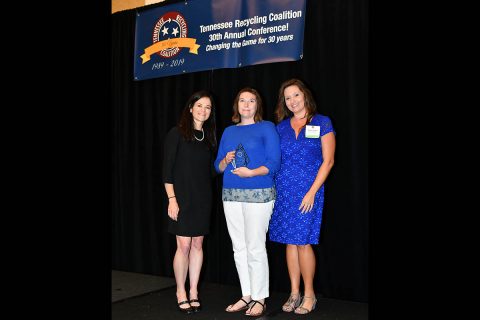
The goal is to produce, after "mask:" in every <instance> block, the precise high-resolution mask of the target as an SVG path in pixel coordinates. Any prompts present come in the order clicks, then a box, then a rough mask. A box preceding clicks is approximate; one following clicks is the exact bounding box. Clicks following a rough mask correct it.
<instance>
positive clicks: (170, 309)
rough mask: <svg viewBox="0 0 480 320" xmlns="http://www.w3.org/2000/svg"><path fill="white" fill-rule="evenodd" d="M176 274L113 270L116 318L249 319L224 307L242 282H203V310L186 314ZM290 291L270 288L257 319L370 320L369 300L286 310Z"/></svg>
mask: <svg viewBox="0 0 480 320" xmlns="http://www.w3.org/2000/svg"><path fill="white" fill-rule="evenodd" d="M175 291H176V288H175V281H174V279H173V278H165V277H157V276H151V275H144V274H138V273H129V272H123V271H112V320H137V319H138V320H140V319H141V320H158V319H162V320H170V319H172V320H175V319H184V318H190V317H194V318H195V320H207V319H208V320H227V319H243V320H245V319H249V318H250V317H246V316H245V315H244V314H243V313H241V312H238V313H228V312H225V311H224V309H225V307H226V306H227V305H229V304H231V303H232V302H235V301H236V300H237V299H238V298H239V297H240V287H239V286H229V285H222V284H215V283H201V284H200V285H199V294H200V300H201V302H202V306H203V310H202V311H201V312H199V313H196V314H192V315H184V314H183V313H181V312H180V311H178V310H177V307H176V299H175ZM287 298H288V293H284V292H270V297H269V298H267V301H266V302H267V309H266V311H267V312H266V314H265V315H264V316H262V317H257V318H255V319H259V320H264V319H275V320H287V319H300V318H308V319H318V320H320V319H321V320H367V319H368V304H367V303H360V302H353V301H344V300H335V299H326V298H319V299H318V302H317V308H316V309H315V310H314V311H313V312H312V313H310V314H308V315H304V316H302V315H296V314H293V313H285V312H283V311H282V310H281V307H282V304H283V303H284V302H285V300H286V299H287Z"/></svg>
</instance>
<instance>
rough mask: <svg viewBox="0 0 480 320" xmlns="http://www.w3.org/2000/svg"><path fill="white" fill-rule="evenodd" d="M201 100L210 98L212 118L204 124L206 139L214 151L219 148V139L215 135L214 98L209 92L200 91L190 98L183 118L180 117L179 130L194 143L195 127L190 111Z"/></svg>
mask: <svg viewBox="0 0 480 320" xmlns="http://www.w3.org/2000/svg"><path fill="white" fill-rule="evenodd" d="M201 98H209V99H210V102H211V105H212V109H211V111H210V117H208V119H207V120H206V121H205V122H204V123H203V131H204V132H205V137H206V138H207V142H208V146H209V148H210V149H212V150H213V149H215V148H216V146H217V138H216V135H215V132H216V130H217V128H216V124H215V102H214V101H213V96H212V94H211V93H210V92H209V91H207V90H200V91H197V92H195V93H194V94H192V95H191V96H190V98H188V101H187V103H186V105H185V108H184V109H183V112H182V116H181V117H180V121H179V122H178V129H179V131H180V133H181V134H182V136H183V138H184V139H185V140H186V141H193V139H194V132H193V129H194V126H193V116H192V113H191V112H190V110H191V109H192V108H193V105H194V104H195V102H197V101H198V100H200V99H201Z"/></svg>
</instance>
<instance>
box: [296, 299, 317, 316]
mask: <svg viewBox="0 0 480 320" xmlns="http://www.w3.org/2000/svg"><path fill="white" fill-rule="evenodd" d="M305 299H313V305H312V309H310V310H308V309H307V308H305V307H303V303H304V302H305ZM316 305H317V298H315V297H307V296H305V297H303V300H302V304H301V305H300V306H299V307H297V308H295V313H296V314H307V313H310V312H312V311H313V310H315V306H316Z"/></svg>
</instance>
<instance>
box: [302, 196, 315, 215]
mask: <svg viewBox="0 0 480 320" xmlns="http://www.w3.org/2000/svg"><path fill="white" fill-rule="evenodd" d="M314 204H315V193H312V192H310V191H309V192H307V193H306V194H305V196H304V197H303V199H302V203H301V204H300V207H299V208H298V210H302V213H306V212H310V211H312V209H313V205H314Z"/></svg>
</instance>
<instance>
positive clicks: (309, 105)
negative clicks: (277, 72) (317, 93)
mask: <svg viewBox="0 0 480 320" xmlns="http://www.w3.org/2000/svg"><path fill="white" fill-rule="evenodd" d="M290 86H297V87H298V89H300V91H302V93H303V96H304V100H305V109H306V110H307V123H310V121H312V118H313V115H314V114H315V112H316V111H317V105H316V103H315V100H314V99H313V95H312V92H311V91H310V89H308V88H307V86H306V85H305V84H304V83H303V82H302V81H301V80H298V79H295V78H294V79H290V80H287V81H285V82H284V83H282V85H281V86H280V89H279V90H278V100H277V107H276V109H275V116H276V119H277V123H278V122H280V121H282V120H283V119H285V118H286V117H292V116H293V112H292V111H290V110H289V109H288V108H287V105H286V103H285V93H284V91H285V89H286V88H288V87H290Z"/></svg>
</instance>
